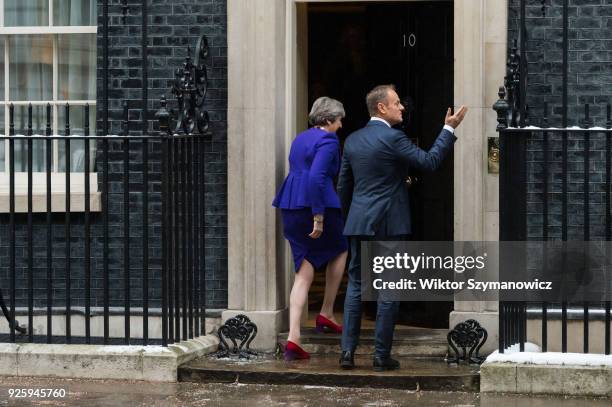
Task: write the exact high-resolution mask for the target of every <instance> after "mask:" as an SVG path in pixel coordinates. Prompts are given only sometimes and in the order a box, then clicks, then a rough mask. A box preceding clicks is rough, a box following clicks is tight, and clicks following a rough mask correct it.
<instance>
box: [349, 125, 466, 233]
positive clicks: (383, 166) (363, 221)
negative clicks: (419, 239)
mask: <svg viewBox="0 0 612 407" xmlns="http://www.w3.org/2000/svg"><path fill="white" fill-rule="evenodd" d="M455 140H457V138H456V137H455V136H454V135H453V134H452V133H451V132H450V131H448V130H446V129H443V130H442V131H441V132H440V134H439V135H438V138H437V139H436V141H435V143H434V144H433V146H432V147H431V149H430V150H429V151H424V150H421V149H420V148H418V147H417V146H416V145H415V144H414V143H412V142H411V141H410V139H409V138H408V137H406V135H405V134H404V133H403V132H402V131H400V130H396V129H393V128H390V127H389V126H387V125H386V124H385V123H383V122H381V121H377V120H372V121H370V122H369V123H368V124H367V125H366V127H364V128H362V129H360V130H357V131H356V132H354V133H352V134H351V135H350V136H349V137H348V138H347V140H346V142H345V144H344V155H343V157H342V164H341V166H340V176H339V179H338V195H339V197H340V202H341V205H342V210H343V212H344V215H345V217H346V224H345V227H344V234H345V235H347V236H358V235H362V236H373V235H375V234H377V233H378V234H379V235H384V236H398V235H407V234H410V233H411V232H412V229H411V222H410V205H409V197H408V189H407V188H406V186H405V179H406V175H407V174H408V169H409V168H415V169H418V170H421V171H434V170H435V169H437V168H438V167H439V166H440V164H441V163H442V160H443V159H444V157H446V155H447V154H448V152H449V151H450V150H451V148H452V146H453V143H454V142H455ZM380 225H385V228H386V230H378V229H379V226H380Z"/></svg>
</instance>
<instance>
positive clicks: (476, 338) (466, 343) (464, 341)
mask: <svg viewBox="0 0 612 407" xmlns="http://www.w3.org/2000/svg"><path fill="white" fill-rule="evenodd" d="M488 336H489V335H488V334H487V330H486V329H484V328H483V327H482V326H480V324H479V323H478V321H476V320H474V319H468V320H467V321H465V322H461V323H459V324H457V325H456V326H455V328H453V329H452V330H451V331H450V332H449V333H448V335H447V337H446V339H447V341H448V346H450V347H451V349H452V350H453V352H455V356H453V357H449V358H447V360H446V362H447V363H449V364H450V363H457V364H458V363H461V362H462V361H463V362H467V363H469V364H478V365H479V364H481V363H482V362H484V360H485V357H484V356H480V355H478V352H479V351H480V348H482V345H484V344H485V342H486V341H487V338H488ZM457 347H459V348H461V349H462V353H461V355H460V354H459V350H458V349H457ZM468 349H469V351H468Z"/></svg>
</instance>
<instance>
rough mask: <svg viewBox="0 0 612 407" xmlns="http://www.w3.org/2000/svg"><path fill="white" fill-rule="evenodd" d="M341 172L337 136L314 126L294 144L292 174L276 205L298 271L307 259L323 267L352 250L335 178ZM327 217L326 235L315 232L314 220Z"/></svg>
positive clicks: (296, 139) (290, 167)
mask: <svg viewBox="0 0 612 407" xmlns="http://www.w3.org/2000/svg"><path fill="white" fill-rule="evenodd" d="M339 170H340V143H339V141H338V137H337V136H336V134H335V133H328V132H326V131H325V130H322V129H319V128H316V127H313V128H310V129H308V130H306V131H304V132H302V133H300V134H298V136H297V137H296V138H295V140H294V141H293V143H292V144H291V151H290V153H289V174H288V175H287V178H285V181H284V182H283V185H282V186H281V187H280V189H279V191H278V194H277V195H276V198H274V201H273V202H272V205H273V206H275V207H277V208H280V209H281V212H282V220H283V231H284V235H285V238H286V239H287V240H288V241H289V243H290V245H291V252H292V253H293V262H294V264H295V271H296V272H297V271H298V270H299V269H300V266H301V265H302V262H303V261H304V259H306V260H308V262H310V263H311V264H312V265H313V266H314V267H315V268H317V269H318V268H320V267H322V266H324V265H325V264H327V263H328V262H329V261H330V260H333V259H334V258H335V257H336V256H338V255H339V254H341V253H342V252H344V251H346V250H347V249H348V242H347V239H346V237H345V236H344V235H343V234H342V231H343V230H344V221H343V219H342V212H341V209H340V200H339V198H338V195H337V194H336V190H335V189H334V181H333V179H334V177H335V176H336V175H337V174H338V171H339ZM320 213H321V214H324V220H323V233H322V234H321V236H320V237H319V238H318V239H312V238H310V237H309V236H308V235H309V234H310V233H311V232H312V226H313V222H312V218H313V215H315V214H320Z"/></svg>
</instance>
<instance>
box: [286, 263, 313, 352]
mask: <svg viewBox="0 0 612 407" xmlns="http://www.w3.org/2000/svg"><path fill="white" fill-rule="evenodd" d="M313 277H314V267H313V266H312V264H310V263H309V262H308V261H307V260H304V261H302V265H301V266H300V269H299V270H298V272H297V273H295V280H294V281H293V288H291V295H290V296H289V336H288V338H287V340H289V341H291V342H293V343H296V344H298V345H299V344H300V323H301V320H302V310H303V309H304V304H305V303H306V298H307V297H308V290H309V289H310V285H311V284H312V279H313Z"/></svg>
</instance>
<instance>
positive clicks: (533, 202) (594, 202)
mask: <svg viewBox="0 0 612 407" xmlns="http://www.w3.org/2000/svg"><path fill="white" fill-rule="evenodd" d="M541 3H542V16H545V14H546V8H547V6H546V4H545V2H544V1H542V2H541ZM561 6H562V14H561V17H562V34H563V35H562V38H561V42H560V44H559V45H560V47H561V49H562V65H561V70H562V79H563V80H562V81H561V82H562V86H561V110H560V119H561V121H560V123H561V128H549V127H548V122H549V117H548V111H549V108H548V106H547V104H546V103H544V104H543V106H537V107H538V108H540V109H543V115H542V116H540V117H538V118H535V119H534V118H530V117H529V113H530V111H532V110H533V109H530V108H532V107H533V106H528V105H527V103H526V100H527V90H528V86H527V76H528V72H527V60H526V55H527V54H528V49H527V44H528V41H527V39H528V38H527V36H528V31H527V26H526V24H527V19H526V1H525V0H520V1H519V14H518V40H515V41H514V42H513V46H512V47H511V48H510V52H509V56H508V60H507V71H506V76H505V80H504V86H502V87H501V88H500V91H499V100H498V101H497V102H496V103H495V105H494V106H493V109H494V110H495V111H496V112H497V121H498V126H497V130H498V132H499V137H500V140H499V141H500V190H499V198H500V199H499V201H500V202H499V211H500V240H502V241H504V240H505V241H526V240H541V241H548V240H559V241H571V240H583V241H590V240H601V241H604V240H605V241H610V240H611V237H612V222H611V220H612V215H611V214H612V212H611V207H610V202H611V201H610V199H611V196H610V188H611V181H612V179H611V171H612V169H611V167H612V166H611V138H612V118H611V108H610V105H609V104H608V105H607V106H606V107H605V112H606V113H607V115H606V117H607V120H606V123H605V124H602V127H594V124H593V121H592V120H591V117H590V111H591V106H590V105H588V104H587V105H585V107H584V118H583V120H582V122H581V123H580V126H579V127H568V104H569V103H568V84H569V81H568V75H569V63H568V61H569V1H568V0H563V1H562V2H561ZM595 108H601V106H595ZM531 123H537V124H538V125H539V126H540V127H538V128H535V127H528V126H529V125H530V124H531ZM604 126H605V127H604ZM562 263H563V264H565V263H566V262H562ZM544 264H546V261H544ZM551 318H554V319H555V320H560V322H561V324H560V325H561V326H560V332H558V333H555V334H554V335H552V337H551V335H549V331H550V328H549V322H550V320H551ZM568 319H569V320H577V319H579V320H581V322H582V329H583V337H582V344H583V351H584V352H585V353H588V352H589V351H590V349H591V347H590V346H589V345H590V337H591V335H592V333H591V325H592V324H591V322H592V321H593V320H603V321H604V333H603V335H604V338H603V343H604V349H603V351H604V353H605V354H610V346H611V338H610V302H609V301H608V302H604V303H599V302H597V303H589V302H581V303H572V304H569V303H567V302H561V303H559V304H556V303H546V302H540V303H525V302H503V301H502V302H500V303H499V351H500V352H502V353H503V352H504V350H505V349H506V348H507V347H508V346H511V345H515V344H519V348H520V350H521V351H524V349H525V347H524V344H525V341H526V340H527V337H528V332H527V327H528V323H527V322H528V321H529V320H538V321H540V329H541V332H540V339H541V345H542V348H543V350H544V351H547V350H548V349H549V348H550V346H549V345H550V343H551V341H553V340H558V341H560V349H561V351H562V352H567V349H568Z"/></svg>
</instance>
